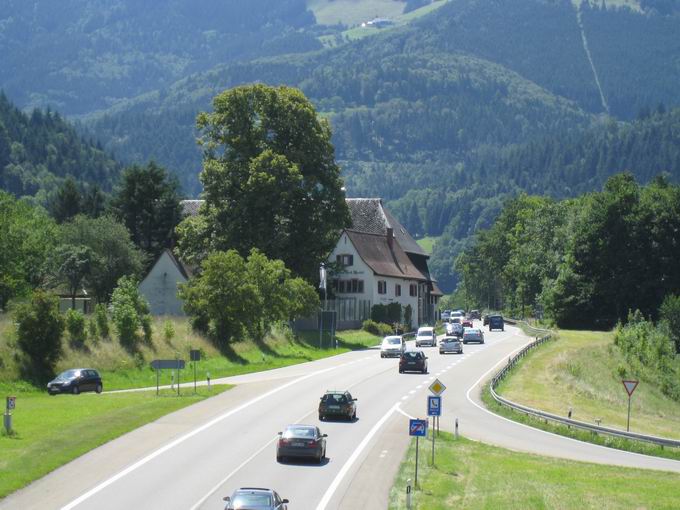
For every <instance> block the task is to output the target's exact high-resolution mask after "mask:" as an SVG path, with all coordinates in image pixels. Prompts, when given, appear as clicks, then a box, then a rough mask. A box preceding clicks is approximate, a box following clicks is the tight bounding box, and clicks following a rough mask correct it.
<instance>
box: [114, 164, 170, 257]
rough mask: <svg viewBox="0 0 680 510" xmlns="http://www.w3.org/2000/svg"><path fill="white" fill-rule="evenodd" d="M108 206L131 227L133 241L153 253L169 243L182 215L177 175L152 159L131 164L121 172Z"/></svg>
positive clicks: (156, 253) (129, 228)
mask: <svg viewBox="0 0 680 510" xmlns="http://www.w3.org/2000/svg"><path fill="white" fill-rule="evenodd" d="M111 210H112V211H113V214H114V215H115V216H116V217H117V218H118V219H119V220H120V221H122V222H123V224H124V225H125V226H126V227H127V229H128V230H129V231H130V234H131V236H132V241H133V242H134V243H135V244H136V245H137V246H139V247H140V248H141V249H142V250H144V251H145V252H147V253H148V254H150V255H152V256H153V257H155V256H157V255H158V254H159V253H160V252H161V251H163V248H167V247H169V245H170V242H171V239H172V236H173V232H174V229H175V227H176V226H177V224H178V223H179V222H180V219H181V214H182V209H181V205H180V192H179V184H178V183H177V179H175V178H174V177H171V176H169V175H168V173H167V172H166V171H165V169H164V168H162V167H160V166H158V165H157V164H156V163H154V162H151V163H149V164H148V165H146V166H144V167H142V166H137V165H134V166H131V167H129V168H127V169H125V171H124V172H123V176H122V179H121V184H120V187H119V188H118V189H117V190H116V193H115V195H114V197H113V199H112V200H111Z"/></svg>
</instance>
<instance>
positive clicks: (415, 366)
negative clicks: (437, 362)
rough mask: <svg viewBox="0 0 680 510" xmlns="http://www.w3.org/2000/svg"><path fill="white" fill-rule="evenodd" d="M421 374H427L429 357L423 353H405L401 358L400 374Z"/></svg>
mask: <svg viewBox="0 0 680 510" xmlns="http://www.w3.org/2000/svg"><path fill="white" fill-rule="evenodd" d="M404 372H421V373H423V374H427V356H425V353H424V352H423V351H405V352H404V353H402V355H401V358H399V373H400V374H403V373H404Z"/></svg>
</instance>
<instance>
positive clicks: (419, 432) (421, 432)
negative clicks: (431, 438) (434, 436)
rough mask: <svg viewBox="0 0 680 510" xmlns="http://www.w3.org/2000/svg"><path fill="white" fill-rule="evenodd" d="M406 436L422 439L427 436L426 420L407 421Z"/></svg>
mask: <svg viewBox="0 0 680 510" xmlns="http://www.w3.org/2000/svg"><path fill="white" fill-rule="evenodd" d="M408 435H409V436H422V437H425V436H427V420H409V421H408Z"/></svg>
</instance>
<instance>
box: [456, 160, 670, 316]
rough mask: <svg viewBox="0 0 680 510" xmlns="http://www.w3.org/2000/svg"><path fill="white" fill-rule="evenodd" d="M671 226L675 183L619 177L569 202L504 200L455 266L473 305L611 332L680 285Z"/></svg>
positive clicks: (654, 308) (651, 312)
mask: <svg viewBox="0 0 680 510" xmlns="http://www.w3.org/2000/svg"><path fill="white" fill-rule="evenodd" d="M678 231H680V186H678V185H673V184H671V183H669V182H668V180H667V179H666V178H665V177H663V176H659V177H657V178H655V179H654V180H653V181H652V182H651V183H650V184H648V185H646V186H641V185H640V184H638V183H637V182H636V181H635V178H634V177H633V175H632V174H630V173H622V174H617V175H614V176H612V177H610V178H609V179H608V180H607V182H606V183H605V185H604V187H603V189H602V191H601V192H594V193H588V194H585V195H580V196H579V197H577V198H574V199H565V200H562V201H554V200H552V199H550V198H546V197H537V196H529V195H524V194H523V195H521V196H519V197H517V198H516V199H514V200H511V201H509V202H508V203H506V204H505V206H504V208H503V210H502V212H501V214H500V216H499V218H498V220H497V221H496V222H494V224H493V225H492V227H491V228H490V229H488V230H483V231H480V232H479V233H478V234H477V235H476V237H475V240H474V243H473V244H472V245H471V246H470V247H468V248H467V249H466V250H465V251H464V253H463V254H462V255H461V256H460V257H459V258H458V259H457V261H456V267H457V269H458V270H459V271H460V272H461V274H462V275H463V288H464V289H465V292H466V293H467V297H468V299H469V300H471V301H473V302H474V303H475V304H477V305H480V306H485V307H489V308H503V309H505V310H508V311H511V312H513V313H518V314H521V315H524V314H527V313H531V312H532V311H535V310H543V312H544V313H545V316H546V317H548V318H550V319H552V320H554V321H555V322H556V323H557V325H559V326H560V327H565V328H574V327H591V328H592V327H595V328H604V329H608V328H611V327H612V326H614V325H615V324H616V323H617V321H625V320H626V319H627V317H628V314H629V312H631V311H635V310H639V311H640V312H641V313H642V314H643V315H644V316H645V317H657V316H658V312H659V308H660V306H661V304H662V302H663V300H664V298H665V297H667V296H669V295H672V294H673V293H674V292H677V289H678V288H680V270H679V269H678V265H677V263H676V256H677V253H678V242H679V241H680V239H679V238H678V235H677V233H678Z"/></svg>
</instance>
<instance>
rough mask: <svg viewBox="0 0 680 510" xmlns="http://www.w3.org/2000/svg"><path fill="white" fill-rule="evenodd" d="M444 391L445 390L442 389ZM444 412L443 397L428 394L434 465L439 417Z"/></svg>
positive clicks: (428, 413)
mask: <svg viewBox="0 0 680 510" xmlns="http://www.w3.org/2000/svg"><path fill="white" fill-rule="evenodd" d="M442 391H443V390H442ZM441 414H442V398H441V397H440V396H438V395H428V396H427V415H428V416H432V465H433V466H434V436H435V432H436V430H437V425H436V424H437V418H438V417H439V416H441Z"/></svg>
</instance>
